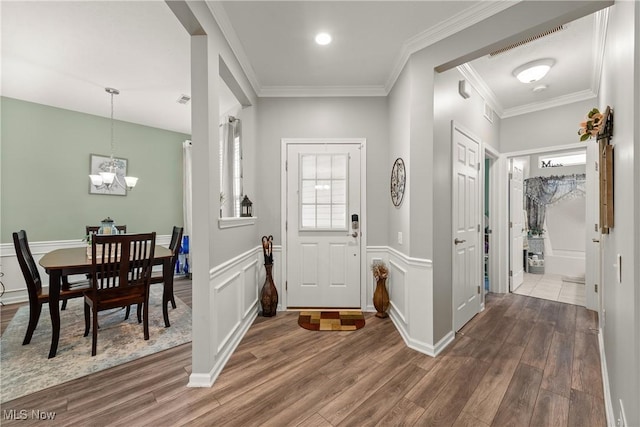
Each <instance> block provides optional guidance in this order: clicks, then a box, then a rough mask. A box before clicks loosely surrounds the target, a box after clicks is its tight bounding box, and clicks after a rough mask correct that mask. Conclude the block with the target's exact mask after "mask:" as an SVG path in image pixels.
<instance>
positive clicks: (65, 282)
mask: <svg viewBox="0 0 640 427" xmlns="http://www.w3.org/2000/svg"><path fill="white" fill-rule="evenodd" d="M116 228H117V229H118V233H126V232H127V226H126V225H116ZM85 229H86V230H85V235H86V236H89V235H90V234H96V233H97V232H98V230H99V229H100V226H99V225H87V226H85ZM87 280H91V275H89V274H87ZM79 283H86V284H87V285H88V283H89V282H79ZM72 286H77V284H75V283H69V279H68V278H67V276H62V287H63V288H65V287H66V288H69V287H72ZM61 309H62V310H66V309H67V300H64V301H62V308H61Z"/></svg>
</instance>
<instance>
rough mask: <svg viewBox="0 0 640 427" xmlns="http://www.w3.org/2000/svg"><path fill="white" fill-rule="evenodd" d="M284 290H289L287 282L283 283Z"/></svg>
mask: <svg viewBox="0 0 640 427" xmlns="http://www.w3.org/2000/svg"><path fill="white" fill-rule="evenodd" d="M284 290H285V291H288V290H289V282H287V281H285V282H284Z"/></svg>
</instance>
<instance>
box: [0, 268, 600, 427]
mask: <svg viewBox="0 0 640 427" xmlns="http://www.w3.org/2000/svg"><path fill="white" fill-rule="evenodd" d="M175 292H176V295H177V296H178V297H179V298H180V299H181V300H182V301H184V302H185V303H186V304H188V305H191V296H192V294H191V282H190V281H189V280H176V282H175ZM18 307H19V305H11V306H6V307H3V308H2V315H1V316H0V319H1V327H2V328H1V330H2V332H4V330H5V328H6V326H7V324H8V323H9V322H10V321H11V319H12V318H13V316H14V314H15V312H16V310H17V308H18ZM297 316H298V314H297V313H296V312H285V313H278V314H277V316H276V317H274V318H262V317H259V318H258V319H256V321H255V322H254V324H253V325H252V326H251V328H250V329H249V331H248V332H247V334H246V335H245V337H244V338H243V340H242V342H241V343H240V345H239V346H238V348H237V349H236V351H235V352H234V354H233V355H232V356H231V358H230V360H229V361H228V363H227V365H226V366H225V368H224V370H223V371H222V372H221V374H220V375H219V377H218V379H217V381H216V383H215V384H214V385H213V387H211V388H189V387H186V385H187V383H188V381H189V375H190V373H191V344H185V345H182V346H179V347H175V348H172V349H169V350H166V351H163V352H161V353H156V354H153V355H151V356H147V357H145V358H142V359H138V360H135V361H132V362H129V363H127V364H124V365H120V366H116V367H113V368H111V369H108V370H105V371H101V372H97V373H95V374H91V375H89V376H87V377H83V378H78V379H76V380H73V381H70V382H68V383H65V384H61V385H59V386H56V387H52V388H49V389H46V390H42V391H39V392H36V393H33V394H31V395H27V396H24V397H22V398H19V399H16V400H13V401H10V402H6V403H4V404H2V408H1V410H2V413H3V419H2V420H0V422H1V423H2V425H3V426H13V425H20V426H29V425H38V424H41V421H39V420H37V419H27V420H11V419H7V417H6V416H5V415H4V414H9V413H10V412H9V411H11V410H17V411H20V410H27V411H29V412H30V411H31V410H40V411H53V412H55V413H56V418H55V425H56V426H67V425H95V426H103V425H130V426H147V425H148V426H174V425H176V426H177V425H190V426H211V425H216V426H242V427H244V426H260V425H264V426H305V427H314V426H317V427H331V426H358V427H359V426H363V425H370V426H411V425H415V426H426V425H429V426H457V427H464V426H474V427H488V426H497V427H502V426H507V425H514V426H530V427H541V426H554V427H555V426H558V427H569V426H576V427H577V426H580V427H604V426H605V425H606V419H605V409H604V400H603V391H602V377H601V373H600V360H599V351H598V336H597V316H596V314H595V313H594V312H591V311H589V310H586V309H584V307H576V306H572V305H567V304H563V303H559V302H554V301H546V300H540V299H536V298H532V297H527V296H522V295H515V294H507V295H495V294H489V295H487V298H486V309H485V310H484V311H483V312H482V313H479V314H478V315H477V316H476V317H475V318H474V319H472V320H471V322H469V323H468V324H467V325H465V326H464V328H462V330H461V331H460V333H458V334H456V339H455V341H454V342H453V343H452V344H450V345H449V346H448V347H447V348H446V349H445V350H444V351H443V352H442V353H441V354H440V355H439V356H438V357H436V358H432V357H429V356H426V355H424V354H421V353H419V352H416V351H414V350H411V349H410V348H408V347H406V345H405V343H404V341H403V340H402V337H401V336H400V335H399V333H398V332H397V331H396V329H395V327H394V326H393V323H392V322H391V320H390V319H378V318H377V317H375V316H373V313H368V314H367V315H366V321H367V324H366V326H365V327H364V328H363V329H361V330H358V331H355V332H336V333H334V332H312V331H307V330H304V329H302V328H300V327H299V326H298V325H297ZM51 425H54V424H51Z"/></svg>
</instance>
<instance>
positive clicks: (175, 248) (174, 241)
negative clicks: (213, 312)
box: [124, 226, 184, 321]
mask: <svg viewBox="0 0 640 427" xmlns="http://www.w3.org/2000/svg"><path fill="white" fill-rule="evenodd" d="M183 231H184V228H183V227H176V226H174V227H173V231H172V232H171V241H170V242H169V250H171V253H172V255H171V274H175V271H176V262H177V261H178V255H180V248H181V245H182V233H183ZM156 283H164V278H163V275H162V273H160V274H152V275H151V284H152V285H153V284H156ZM171 307H173V308H174V309H175V308H176V299H175V297H174V295H173V292H171ZM140 308H141V307H140V306H138V321H140ZM130 309H131V307H130V306H129V307H127V313H126V314H125V316H124V318H125V319H128V318H129V312H130Z"/></svg>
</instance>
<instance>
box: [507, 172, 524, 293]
mask: <svg viewBox="0 0 640 427" xmlns="http://www.w3.org/2000/svg"><path fill="white" fill-rule="evenodd" d="M523 185H524V173H523V170H522V167H520V166H518V165H515V164H512V166H511V174H510V176H509V206H510V209H509V212H510V214H509V221H510V225H511V227H510V228H509V235H510V241H511V262H510V268H509V270H510V271H511V277H510V278H509V279H510V280H509V284H510V287H511V292H513V291H515V290H516V289H518V286H520V285H521V284H522V282H523V281H524V263H523V259H522V257H523V254H522V251H523V249H522V248H523V239H524V231H525V227H524V213H523V212H524V209H523V203H524V191H523Z"/></svg>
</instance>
